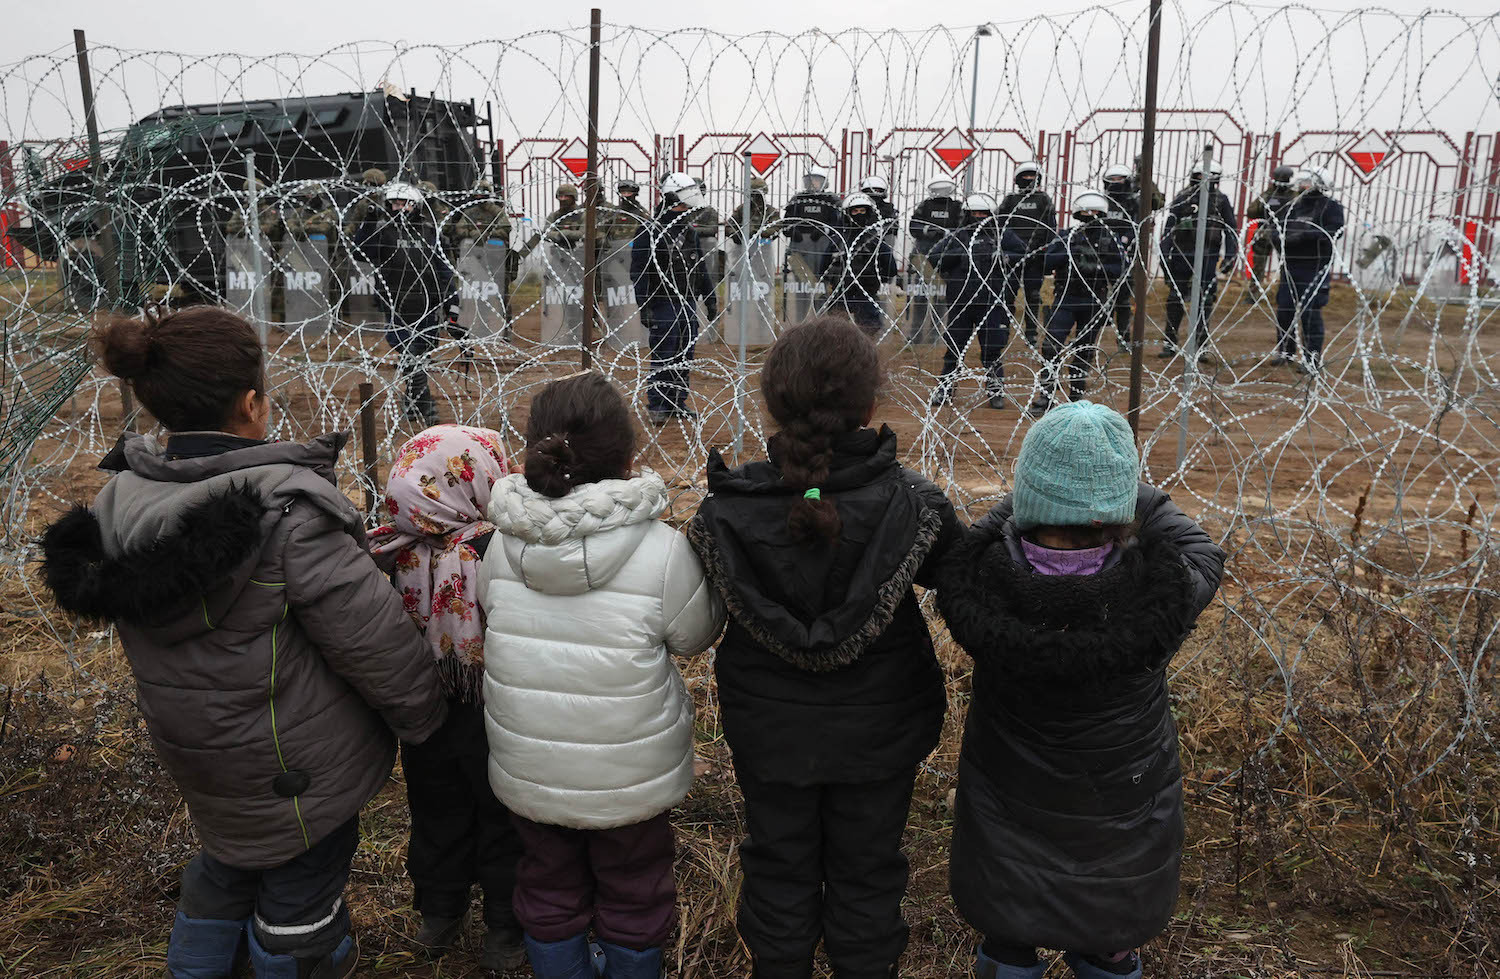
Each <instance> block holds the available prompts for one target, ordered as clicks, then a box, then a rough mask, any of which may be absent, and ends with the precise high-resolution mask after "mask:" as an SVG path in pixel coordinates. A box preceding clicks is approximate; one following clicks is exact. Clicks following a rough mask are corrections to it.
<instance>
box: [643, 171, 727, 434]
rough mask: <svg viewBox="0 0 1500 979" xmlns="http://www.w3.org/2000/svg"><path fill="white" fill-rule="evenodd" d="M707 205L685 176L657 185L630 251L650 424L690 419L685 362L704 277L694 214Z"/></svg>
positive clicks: (692, 339) (695, 326)
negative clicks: (642, 325) (645, 355)
mask: <svg viewBox="0 0 1500 979" xmlns="http://www.w3.org/2000/svg"><path fill="white" fill-rule="evenodd" d="M707 203H708V200H707V199H706V198H705V197H704V196H703V193H702V192H701V191H700V190H699V189H698V184H697V182H696V181H694V180H693V178H692V177H689V176H688V175H687V174H685V173H671V174H668V175H667V177H666V179H665V180H663V181H662V202H661V209H660V210H659V211H658V212H657V215H656V216H655V217H654V218H648V219H645V220H643V221H642V222H641V230H640V232H639V233H638V234H637V235H636V238H635V241H634V243H633V244H632V245H631V248H630V278H631V281H633V282H634V283H635V295H636V300H637V302H639V303H640V304H641V306H642V307H643V308H645V309H647V310H648V311H649V312H648V315H647V319H646V325H647V329H648V331H649V338H650V342H651V376H650V378H649V379H648V381H647V383H646V408H647V411H648V413H649V417H650V419H651V423H652V424H653V425H663V424H665V423H666V422H667V421H668V420H670V419H672V418H684V419H693V418H696V417H697V416H698V415H697V412H695V411H693V410H692V409H691V408H690V407H688V396H689V394H690V393H691V390H692V387H691V380H692V379H691V376H690V374H689V371H688V366H687V365H688V362H689V361H691V360H692V358H693V344H694V342H695V340H696V337H697V332H698V314H697V310H696V308H695V307H696V306H697V298H698V297H699V296H701V295H702V294H703V293H704V291H705V283H706V281H707V279H708V275H707V271H706V269H705V268H704V261H703V239H702V235H701V234H700V232H699V229H698V227H697V225H696V223H695V221H694V216H693V214H694V211H695V209H697V208H701V207H703V206H705V205H706V204H707Z"/></svg>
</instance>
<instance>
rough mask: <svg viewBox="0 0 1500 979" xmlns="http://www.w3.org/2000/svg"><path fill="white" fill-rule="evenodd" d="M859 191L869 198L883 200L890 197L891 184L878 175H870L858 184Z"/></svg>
mask: <svg viewBox="0 0 1500 979" xmlns="http://www.w3.org/2000/svg"><path fill="white" fill-rule="evenodd" d="M859 189H860V190H862V191H864V192H865V193H866V194H869V195H870V196H871V197H880V198H885V197H887V196H889V195H890V192H891V183H890V181H888V180H886V179H885V178H884V177H882V176H881V175H880V174H878V173H872V174H870V175H869V176H868V177H866V178H865V179H863V180H861V181H860V182H859Z"/></svg>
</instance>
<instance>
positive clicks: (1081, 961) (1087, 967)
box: [1063, 952, 1141, 979]
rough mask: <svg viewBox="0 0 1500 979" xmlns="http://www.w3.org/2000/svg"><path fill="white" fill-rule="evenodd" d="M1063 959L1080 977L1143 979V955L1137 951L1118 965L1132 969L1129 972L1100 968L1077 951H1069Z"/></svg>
mask: <svg viewBox="0 0 1500 979" xmlns="http://www.w3.org/2000/svg"><path fill="white" fill-rule="evenodd" d="M1063 961H1064V962H1066V963H1068V968H1070V969H1072V970H1073V975H1075V976H1077V977H1078V979H1141V957H1140V956H1139V955H1137V954H1136V953H1135V952H1131V953H1130V956H1129V957H1128V958H1126V959H1125V960H1124V961H1122V962H1121V963H1120V964H1119V966H1118V967H1117V968H1120V969H1128V970H1130V971H1128V972H1116V971H1111V970H1109V969H1103V968H1100V967H1099V966H1097V965H1095V964H1094V963H1092V962H1090V961H1089V960H1088V959H1086V958H1084V957H1083V956H1082V955H1079V954H1077V953H1076V952H1068V953H1067V954H1066V955H1064V956H1063Z"/></svg>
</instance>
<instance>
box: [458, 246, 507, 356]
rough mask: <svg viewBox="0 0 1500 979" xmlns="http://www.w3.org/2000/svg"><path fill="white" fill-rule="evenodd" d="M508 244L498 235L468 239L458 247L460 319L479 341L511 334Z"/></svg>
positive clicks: (466, 330) (460, 322)
mask: <svg viewBox="0 0 1500 979" xmlns="http://www.w3.org/2000/svg"><path fill="white" fill-rule="evenodd" d="M508 253H509V246H507V245H506V244H505V242H503V241H501V240H500V239H498V238H493V239H490V240H489V241H483V242H479V241H474V240H473V239H470V238H465V239H464V241H463V243H462V244H461V245H459V248H458V264H457V266H456V267H455V270H456V271H457V272H458V278H459V293H458V295H459V313H458V322H459V325H460V326H462V327H463V329H464V331H465V332H466V333H467V334H468V335H469V336H471V337H474V338H475V339H478V340H486V339H488V338H490V337H493V336H500V337H502V338H504V337H508V336H509V335H510V331H509V329H508V328H507V327H508V324H507V323H506V320H505V262H506V259H507V257H508Z"/></svg>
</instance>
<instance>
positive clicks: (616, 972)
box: [599, 942, 661, 979]
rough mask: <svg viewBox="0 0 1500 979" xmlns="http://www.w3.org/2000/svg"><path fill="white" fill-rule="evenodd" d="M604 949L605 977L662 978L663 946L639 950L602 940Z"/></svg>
mask: <svg viewBox="0 0 1500 979" xmlns="http://www.w3.org/2000/svg"><path fill="white" fill-rule="evenodd" d="M599 947H600V948H602V949H604V979H661V948H660V947H657V948H648V949H646V950H645V951H641V952H637V951H636V950H635V949H633V948H626V947H625V946H623V945H611V944H610V943H609V942H600V943H599Z"/></svg>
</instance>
